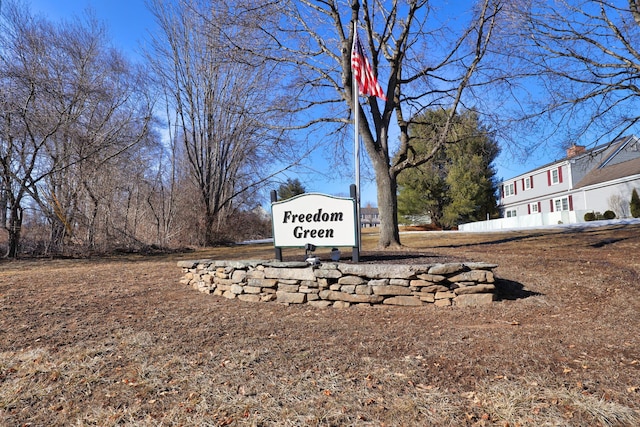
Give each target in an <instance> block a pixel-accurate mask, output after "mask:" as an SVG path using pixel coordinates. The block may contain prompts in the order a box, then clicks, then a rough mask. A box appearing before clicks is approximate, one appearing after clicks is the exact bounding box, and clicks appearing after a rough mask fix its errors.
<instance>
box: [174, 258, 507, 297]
mask: <svg viewBox="0 0 640 427" xmlns="http://www.w3.org/2000/svg"><path fill="white" fill-rule="evenodd" d="M178 267H181V268H182V270H183V274H184V275H183V277H182V279H181V280H180V283H182V284H185V285H189V286H192V287H194V288H195V289H197V290H199V291H201V292H204V293H208V294H214V295H221V296H223V297H225V298H230V299H234V298H237V299H240V300H242V301H250V302H269V301H276V302H281V303H285V304H309V305H312V306H316V307H328V306H334V307H349V306H350V305H352V304H365V305H372V304H389V305H400V306H421V305H424V304H435V305H437V306H449V305H452V304H453V305H458V306H465V305H479V304H489V303H491V302H492V301H493V300H494V299H495V298H494V297H495V285H494V282H495V278H494V274H493V269H494V268H496V267H497V265H495V264H488V263H482V262H471V263H448V264H433V265H398V264H348V263H340V262H337V263H333V262H330V263H322V264H319V265H315V266H310V265H309V264H307V263H306V262H277V261H220V260H199V261H180V262H178Z"/></svg>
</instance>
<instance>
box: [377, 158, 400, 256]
mask: <svg viewBox="0 0 640 427" xmlns="http://www.w3.org/2000/svg"><path fill="white" fill-rule="evenodd" d="M383 168H384V169H385V170H382V171H378V170H376V188H377V191H378V211H379V213H380V238H379V240H378V248H380V249H386V248H393V247H399V246H401V245H400V233H399V231H398V194H397V188H398V183H397V180H396V177H395V176H393V175H391V174H390V173H389V168H388V167H384V166H383Z"/></svg>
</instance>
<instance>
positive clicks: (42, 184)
mask: <svg viewBox="0 0 640 427" xmlns="http://www.w3.org/2000/svg"><path fill="white" fill-rule="evenodd" d="M2 16H3V19H2V29H3V31H2V37H0V42H1V43H2V44H1V46H2V58H1V68H0V78H1V80H0V84H1V86H2V87H3V88H5V89H8V90H4V91H3V92H2V104H3V107H5V108H3V111H2V113H1V114H2V118H1V119H2V124H3V126H2V129H3V134H2V136H1V138H2V140H3V145H2V146H3V149H2V151H1V152H0V162H1V165H2V180H3V184H4V187H5V188H7V189H10V190H9V191H8V200H9V212H10V215H9V218H10V219H9V220H8V221H7V224H6V229H7V231H8V233H9V251H8V255H9V256H16V255H17V251H18V245H19V240H20V229H21V221H22V212H23V210H24V207H25V206H24V203H29V204H30V205H31V206H32V207H34V208H35V207H37V208H38V209H39V210H40V212H41V213H42V214H43V215H44V216H45V217H46V218H47V220H48V221H49V224H50V225H51V235H50V239H49V245H50V249H51V250H54V251H58V250H60V249H61V247H62V245H63V244H64V243H65V239H71V238H75V239H79V240H82V238H81V237H80V236H79V235H78V233H77V232H78V231H79V230H80V228H81V227H84V228H85V230H87V235H86V241H87V242H88V243H89V245H90V246H92V245H93V244H94V242H95V226H96V221H95V220H96V217H97V212H98V211H99V208H100V207H101V205H103V204H104V203H105V201H106V200H107V199H109V198H113V194H114V192H116V191H117V186H109V185H104V184H105V177H111V178H113V177H117V176H121V177H124V174H126V173H127V169H129V167H128V166H127V165H126V164H125V163H126V162H127V161H129V162H131V163H129V164H139V163H140V161H139V160H140V159H139V158H135V155H134V152H136V150H140V149H142V148H141V147H142V144H140V143H141V142H145V143H147V144H149V143H152V141H150V139H149V138H148V134H149V132H148V130H149V124H150V120H151V113H150V112H151V103H150V101H149V99H148V97H147V96H146V94H145V92H144V90H143V89H144V82H143V80H141V76H142V74H141V73H137V74H136V73H135V72H134V69H133V68H132V67H131V66H130V65H129V64H127V63H126V61H125V60H124V59H123V58H122V56H121V55H120V54H119V53H117V52H116V51H114V50H112V49H110V48H109V47H108V41H107V39H106V37H105V32H104V29H103V28H102V26H100V25H99V24H98V23H97V22H96V21H95V20H94V19H92V18H91V17H88V20H87V21H86V22H81V21H79V20H75V21H72V22H65V23H63V24H60V25H58V26H56V25H54V24H52V23H50V22H48V21H46V20H43V19H39V18H37V17H34V16H31V14H30V13H29V11H28V9H26V8H24V7H21V6H20V5H18V4H13V3H10V4H9V6H8V7H6V8H4V9H3V15H2ZM125 154H127V155H128V156H129V157H126V156H125ZM123 179H130V176H129V177H126V178H123ZM111 182H113V179H112V180H111ZM107 189H111V194H110V195H109V196H107V195H105V192H106V191H105V190H107Z"/></svg>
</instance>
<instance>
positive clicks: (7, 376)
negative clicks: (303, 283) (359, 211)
mask: <svg viewBox="0 0 640 427" xmlns="http://www.w3.org/2000/svg"><path fill="white" fill-rule="evenodd" d="M363 238H364V245H365V246H364V250H363V251H362V257H363V261H364V262H384V263H400V262H403V263H429V264H431V263H436V262H452V261H457V260H463V261H485V262H492V263H497V264H498V265H499V267H498V268H497V269H496V270H495V272H496V275H497V276H498V277H499V285H500V290H501V293H500V296H501V299H500V301H498V302H496V303H494V304H492V305H491V306H484V307H477V308H474V307H464V308H462V307H453V308H438V307H421V308H410V309H408V308H399V307H368V308H366V307H351V308H349V309H344V310H340V309H325V310H322V309H313V308H311V307H308V306H293V305H292V306H288V307H287V306H283V305H280V304H273V303H271V304H260V303H254V304H252V303H244V302H240V301H235V300H227V299H223V298H218V297H214V296H208V295H203V294H200V293H198V292H196V291H194V290H193V289H190V288H188V287H184V286H182V285H179V284H178V280H179V278H180V275H181V272H180V269H178V268H177V267H176V262H177V261H178V260H179V259H199V258H210V257H216V258H228V259H250V258H263V259H264V258H272V257H273V248H271V247H269V246H268V245H255V246H249V247H247V246H242V247H235V248H221V249H215V250H214V249H212V250H207V251H198V252H195V253H188V254H172V255H170V256H169V255H168V256H161V255H155V256H153V257H149V256H142V255H136V256H132V255H130V256H118V257H110V258H100V259H83V260H68V259H67V260H48V261H46V260H23V261H17V262H7V261H4V262H2V263H0V424H2V425H12V426H13V425H47V426H56V425H59V426H62V425H101V426H110V425H136V426H138V425H142V426H156V425H237V426H267V425H268V426H276V425H277V426H281V425H291V426H293V425H301V426H302V425H305V426H306V425H309V426H315V425H322V426H327V425H332V426H342V425H372V426H374V425H375V426H381V425H386V426H399V425H406V426H409V425H411V426H413V425H436V426H440V425H442V426H464V425H469V426H493V425H496V426H506V425H509V426H516V425H522V426H539V425H563V426H587V425H588V426H598V425H602V426H627V425H628V426H633V425H638V424H640V412H638V411H639V410H640V403H639V402H640V338H639V337H638V330H640V316H639V313H640V280H638V278H639V277H640V227H638V226H620V227H608V228H591V229H584V230H554V231H542V230H541V231H526V232H508V233H458V232H428V233H409V234H403V235H402V238H403V243H404V244H405V245H406V250H404V251H396V252H393V253H378V252H373V251H372V250H367V249H368V248H373V246H374V244H375V235H373V234H366V235H365V236H364V237H363ZM319 252H321V251H319ZM301 256H302V252H300V251H297V250H287V251H285V258H289V259H298V258H300V257H301Z"/></svg>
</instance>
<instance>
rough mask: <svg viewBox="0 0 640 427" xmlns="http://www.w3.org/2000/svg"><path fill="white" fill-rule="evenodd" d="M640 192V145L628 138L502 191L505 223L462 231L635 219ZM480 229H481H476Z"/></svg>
mask: <svg viewBox="0 0 640 427" xmlns="http://www.w3.org/2000/svg"><path fill="white" fill-rule="evenodd" d="M634 188H636V189H637V190H638V191H640V139H638V138H637V137H636V136H633V135H632V136H625V137H621V138H618V139H616V140H614V141H613V142H611V143H609V144H604V145H600V146H597V147H594V148H592V149H589V150H587V149H586V147H584V146H581V145H574V146H572V147H570V148H569V149H568V150H567V156H566V157H565V158H563V159H561V160H559V161H555V162H552V163H549V164H546V165H544V166H541V167H539V168H536V169H533V170H531V171H529V172H527V173H524V174H521V175H519V176H516V177H514V178H511V179H508V180H506V181H504V182H502V183H501V185H500V201H499V207H500V210H501V214H502V218H500V219H498V220H491V221H482V223H484V224H479V223H472V224H464V225H463V226H461V227H460V229H461V230H465V231H475V230H481V229H485V230H491V229H500V228H518V227H526V226H538V225H552V224H559V223H562V224H572V223H578V222H584V221H585V220H584V215H585V214H586V213H587V212H593V213H603V212H605V211H607V210H611V211H613V212H615V214H616V216H617V217H618V218H625V217H628V216H629V202H630V200H631V192H632V191H633V189H634ZM474 224H475V225H474Z"/></svg>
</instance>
